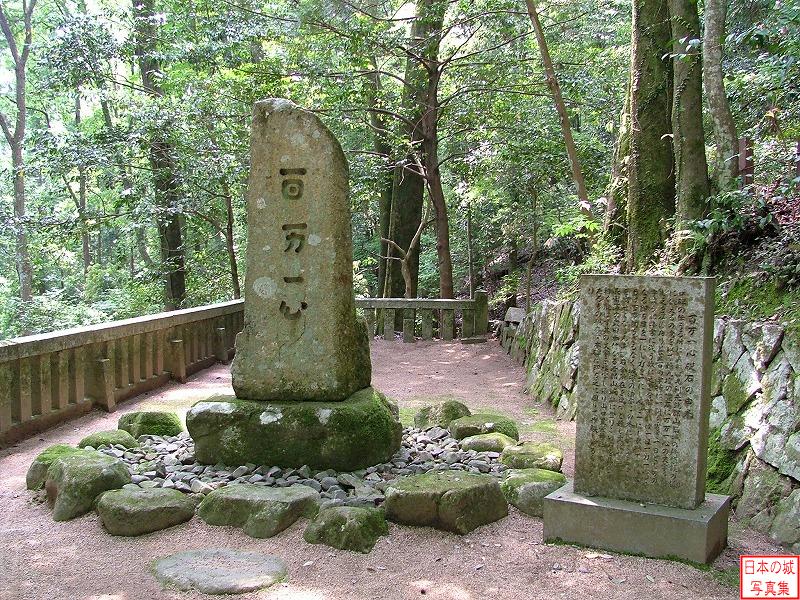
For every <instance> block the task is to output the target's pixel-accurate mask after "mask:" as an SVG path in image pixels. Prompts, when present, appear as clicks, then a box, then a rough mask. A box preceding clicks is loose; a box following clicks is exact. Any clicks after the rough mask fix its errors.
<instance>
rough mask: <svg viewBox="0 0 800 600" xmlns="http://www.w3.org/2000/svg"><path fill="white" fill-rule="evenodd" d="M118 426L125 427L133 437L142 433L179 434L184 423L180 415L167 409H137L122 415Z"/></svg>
mask: <svg viewBox="0 0 800 600" xmlns="http://www.w3.org/2000/svg"><path fill="white" fill-rule="evenodd" d="M117 427H119V428H120V429H124V430H125V431H127V432H128V433H130V434H131V435H132V436H133V437H135V438H138V437H139V436H140V435H160V436H169V435H178V434H179V433H180V432H181V431H183V425H182V424H181V419H180V417H179V416H178V415H176V414H175V413H173V412H165V411H158V410H153V411H137V412H130V413H127V414H124V415H122V416H121V417H120V418H119V421H118V422H117Z"/></svg>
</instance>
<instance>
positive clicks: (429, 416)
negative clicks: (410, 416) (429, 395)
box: [414, 400, 472, 429]
mask: <svg viewBox="0 0 800 600" xmlns="http://www.w3.org/2000/svg"><path fill="white" fill-rule="evenodd" d="M471 414H472V412H471V411H470V410H469V408H467V406H466V405H465V404H462V403H461V402H459V401H458V400H445V401H444V402H440V403H439V404H433V405H431V406H424V407H422V408H421V409H419V411H418V412H417V414H415V415H414V425H415V426H416V427H419V428H420V429H427V428H428V427H434V426H439V427H444V428H445V429H446V428H447V427H448V426H449V425H450V422H451V421H454V420H455V419H458V418H460V417H468V416H469V415H471Z"/></svg>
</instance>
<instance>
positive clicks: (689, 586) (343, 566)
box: [0, 341, 779, 600]
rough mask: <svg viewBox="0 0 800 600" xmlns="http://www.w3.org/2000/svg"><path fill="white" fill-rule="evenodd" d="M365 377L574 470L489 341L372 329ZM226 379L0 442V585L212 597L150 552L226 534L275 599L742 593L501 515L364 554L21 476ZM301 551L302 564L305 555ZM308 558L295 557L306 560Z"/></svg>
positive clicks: (407, 411)
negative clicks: (255, 562) (176, 576)
mask: <svg viewBox="0 0 800 600" xmlns="http://www.w3.org/2000/svg"><path fill="white" fill-rule="evenodd" d="M372 360H373V384H374V385H375V387H377V388H379V389H380V390H382V391H383V392H385V393H386V394H387V395H389V396H391V397H393V398H395V399H396V400H398V402H399V404H400V406H401V409H404V410H403V418H404V419H406V420H407V419H408V418H409V417H410V416H411V415H412V414H413V412H414V410H415V409H416V408H417V407H419V406H421V405H422V404H424V403H426V402H428V401H430V400H431V399H438V398H443V397H452V398H457V399H460V400H461V401H463V402H465V403H466V404H468V405H469V406H470V407H471V408H472V409H473V412H475V411H477V410H492V411H499V412H502V413H505V414H508V415H510V416H513V417H514V418H516V419H517V420H518V421H519V422H520V424H521V426H522V427H521V429H522V432H523V437H525V438H528V439H533V438H538V439H551V440H554V441H555V442H556V443H558V444H561V445H562V447H564V449H565V465H564V470H565V472H566V473H567V474H568V475H571V474H572V468H573V460H572V459H573V454H574V453H573V452H572V448H573V446H574V442H573V440H574V424H572V423H555V422H554V421H553V420H552V414H551V411H549V409H548V408H546V407H541V406H536V407H534V402H533V401H532V400H531V399H530V398H528V397H527V396H525V395H523V393H522V384H523V376H524V373H523V369H522V368H521V367H519V366H517V365H515V364H514V363H513V362H512V361H511V360H510V359H509V358H508V357H507V356H506V355H505V354H503V353H502V351H501V350H500V349H499V347H498V346H497V345H496V344H494V343H490V344H482V345H462V344H460V343H441V342H419V343H416V344H414V345H410V344H402V343H391V342H383V341H376V342H375V343H374V344H373V346H372ZM225 392H227V393H232V391H231V389H230V373H229V371H228V369H227V367H223V366H219V367H215V368H212V369H208V370H206V371H204V372H202V373H199V374H198V375H196V376H195V377H193V378H191V380H190V381H189V383H188V384H186V385H177V384H172V385H169V386H167V387H165V388H162V389H160V390H158V391H157V392H155V393H151V394H148V395H146V396H142V397H139V398H137V399H135V400H132V401H129V402H127V403H125V404H124V405H123V406H122V407H121V409H120V411H119V412H117V413H115V414H113V415H106V414H102V413H93V414H90V415H87V416H85V417H82V418H81V419H78V420H75V421H72V422H70V423H68V424H66V425H63V426H61V427H58V428H56V429H52V430H50V431H48V432H46V433H44V434H40V435H39V436H36V437H34V438H31V439H29V440H26V441H24V442H22V443H20V444H18V445H16V446H14V447H12V448H10V449H6V450H3V451H0V599H3V600H6V599H8V600H11V599H13V600H23V599H25V600H41V599H53V600H56V599H59V600H60V599H63V600H145V599H150V598H153V599H162V598H163V599H177V598H187V599H188V598H191V599H195V598H213V596H204V595H201V594H185V593H177V592H170V591H164V590H162V589H161V587H160V586H159V584H158V583H157V582H156V581H155V579H154V578H153V577H152V576H151V575H150V573H149V564H150V562H151V561H152V560H153V559H154V558H157V557H161V556H164V555H167V554H171V553H173V552H177V551H179V550H185V549H191V548H207V547H229V548H241V549H250V550H257V551H260V552H266V553H271V554H276V555H278V556H280V557H282V558H284V559H285V560H286V561H287V563H288V564H289V573H290V581H289V582H288V583H286V584H282V585H280V586H277V587H275V588H273V589H271V590H268V591H265V592H262V593H261V594H249V595H245V596H241V597H242V598H248V599H252V598H259V599H270V600H272V599H275V600H277V599H285V600H339V599H347V600H361V599H364V600H367V599H386V600H395V599H398V600H399V599H408V598H420V597H421V596H423V595H424V596H425V597H426V598H433V599H437V600H439V599H441V600H477V599H492V600H494V599H497V600H500V599H502V600H517V599H519V600H523V599H524V600H527V599H530V598H548V599H550V598H579V597H580V598H587V599H588V598H626V599H627V598H645V597H647V598H681V599H684V598H738V591H737V590H736V589H735V588H732V587H727V586H725V585H723V584H722V583H720V582H719V581H718V580H717V578H715V577H714V576H712V574H710V573H708V572H703V571H700V570H698V569H695V568H693V567H690V566H687V565H683V564H680V563H674V562H668V561H659V560H651V559H644V558H638V557H629V556H621V555H610V554H609V555H605V556H606V557H607V558H603V557H602V556H597V553H592V552H591V551H589V550H585V549H579V548H572V547H568V546H548V545H544V544H542V523H541V520H539V519H534V518H531V517H526V516H525V515H522V514H521V513H519V512H517V511H515V510H514V509H512V511H511V515H510V516H509V517H508V518H506V519H503V520H502V521H499V522H497V523H493V524H491V525H487V526H485V527H481V528H479V529H478V530H476V531H474V532H473V533H471V534H469V535H467V536H465V537H459V536H456V535H452V534H448V533H443V532H439V531H435V530H432V529H427V528H411V527H400V526H397V525H390V528H391V533H390V535H389V537H387V538H383V539H381V540H380V541H379V542H378V544H377V545H376V547H375V549H374V550H373V552H372V553H371V554H369V555H366V556H363V555H356V554H353V553H349V552H344V551H338V550H333V549H331V548H328V547H326V546H312V545H310V544H307V543H305V542H304V541H303V539H302V532H303V528H304V527H305V524H304V523H303V522H298V523H295V524H294V525H293V526H292V527H290V528H289V529H288V530H286V531H285V532H283V533H281V534H280V535H278V536H276V537H274V538H271V539H267V540H256V539H252V538H249V537H247V536H245V535H244V534H243V533H242V532H241V530H238V529H233V528H229V527H211V526H208V525H206V524H205V523H203V522H202V521H201V520H200V519H198V518H195V519H193V520H192V521H190V522H189V523H187V524H184V525H181V526H178V527H175V528H172V529H168V530H165V531H160V532H157V533H154V534H150V535H147V536H143V537H139V538H118V537H112V536H110V535H108V534H106V533H105V532H104V531H103V530H102V529H101V527H100V525H99V524H98V522H97V518H96V516H95V515H93V514H90V515H86V516H84V517H81V518H79V519H75V520H73V521H68V522H66V523H55V522H53V520H52V519H51V518H50V515H49V511H48V510H47V508H46V507H45V506H43V505H41V504H38V503H36V502H34V501H33V500H32V497H31V495H30V494H29V493H28V492H27V491H26V490H25V473H26V471H27V468H28V465H29V464H30V462H31V461H32V460H33V458H34V457H35V456H36V455H37V454H38V453H39V452H41V451H42V450H43V449H44V448H45V447H47V446H49V445H50V444H54V443H59V442H66V443H76V442H77V441H78V440H80V439H81V438H82V437H84V436H85V435H87V434H88V433H91V432H92V431H98V430H101V429H109V428H115V427H116V422H117V419H118V418H119V416H120V414H121V413H123V412H125V411H130V410H141V409H144V408H164V409H169V410H175V411H178V412H181V413H183V412H185V411H186V409H187V408H188V407H189V406H190V405H191V404H192V403H194V402H195V401H197V400H199V399H201V398H203V397H206V396H208V395H210V394H213V393H225ZM730 545H731V547H730V548H729V549H728V550H726V551H725V553H724V554H723V555H722V557H721V558H720V559H718V561H717V563H716V565H715V566H716V567H719V568H730V567H731V566H732V565H734V564H735V563H736V561H737V557H738V555H739V554H745V553H746V554H756V553H766V554H768V553H776V552H779V549H778V548H777V547H775V546H773V545H772V544H770V543H769V542H768V541H767V540H765V538H763V536H760V535H758V534H755V533H753V532H751V531H749V530H744V529H742V528H741V527H739V526H738V525H737V524H735V523H732V526H731V539H730ZM309 563H310V564H309ZM304 565H305V566H304Z"/></svg>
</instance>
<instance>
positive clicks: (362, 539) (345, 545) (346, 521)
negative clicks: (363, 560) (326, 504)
mask: <svg viewBox="0 0 800 600" xmlns="http://www.w3.org/2000/svg"><path fill="white" fill-rule="evenodd" d="M388 534H389V526H388V525H387V524H386V515H385V513H384V512H383V510H381V509H379V508H359V507H354V506H334V507H330V508H325V509H323V510H321V511H320V512H319V514H318V515H317V518H316V519H314V520H313V521H311V522H310V523H309V524H308V527H306V530H305V532H304V533H303V538H304V539H305V540H306V541H307V542H308V543H309V544H325V545H327V546H331V547H333V548H338V549H339V550H352V551H353V552H362V553H364V554H367V553H368V552H370V551H371V550H372V548H373V547H374V546H375V542H377V541H378V538H380V537H381V536H383V535H388Z"/></svg>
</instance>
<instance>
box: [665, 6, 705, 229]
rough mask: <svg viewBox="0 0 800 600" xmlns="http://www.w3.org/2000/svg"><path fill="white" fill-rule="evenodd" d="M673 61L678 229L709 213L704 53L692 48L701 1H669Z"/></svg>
mask: <svg viewBox="0 0 800 600" xmlns="http://www.w3.org/2000/svg"><path fill="white" fill-rule="evenodd" d="M668 5H669V11H670V23H671V25H672V40H673V53H674V54H675V55H682V56H681V57H679V58H678V57H676V58H675V60H674V61H673V76H674V83H673V96H672V134H673V137H672V144H673V147H674V152H675V184H676V202H675V204H676V206H675V213H676V214H675V221H676V223H675V230H676V231H680V230H682V229H684V228H685V227H686V224H687V222H688V221H693V220H697V219H701V218H703V217H704V216H705V215H706V214H707V212H708V207H707V203H708V196H709V195H710V191H709V185H708V164H707V162H706V145H705V134H704V133H703V77H702V63H701V60H700V53H699V51H698V49H697V47H692V46H690V45H689V43H690V42H691V40H699V38H700V20H699V17H698V15H697V0H668Z"/></svg>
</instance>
